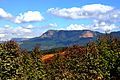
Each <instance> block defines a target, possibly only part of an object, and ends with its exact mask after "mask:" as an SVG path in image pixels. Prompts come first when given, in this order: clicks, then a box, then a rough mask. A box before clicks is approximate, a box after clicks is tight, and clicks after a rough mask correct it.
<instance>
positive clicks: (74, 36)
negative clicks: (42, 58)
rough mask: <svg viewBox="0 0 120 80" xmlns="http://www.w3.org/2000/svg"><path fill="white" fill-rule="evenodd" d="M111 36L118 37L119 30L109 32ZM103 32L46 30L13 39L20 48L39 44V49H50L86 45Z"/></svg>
mask: <svg viewBox="0 0 120 80" xmlns="http://www.w3.org/2000/svg"><path fill="white" fill-rule="evenodd" d="M110 34H112V35H113V36H116V37H120V31H118V32H111V33H110ZM101 35H104V34H103V33H100V32H97V31H90V30H48V31H47V32H45V33H43V34H42V35H41V36H39V37H35V38H31V39H24V38H19V39H13V40H15V41H17V42H19V43H20V46H21V47H22V48H25V49H28V50H31V49H33V48H34V46H35V45H36V44H37V45H40V46H41V49H51V48H58V47H66V46H70V45H81V46H83V45H86V44H87V43H88V42H90V41H95V40H96V39H97V38H98V37H99V36H101Z"/></svg>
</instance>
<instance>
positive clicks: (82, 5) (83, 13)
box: [0, 0, 120, 40]
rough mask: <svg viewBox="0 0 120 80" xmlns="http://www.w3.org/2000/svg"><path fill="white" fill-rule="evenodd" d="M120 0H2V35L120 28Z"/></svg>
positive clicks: (0, 32) (0, 15) (12, 35)
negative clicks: (51, 30) (53, 30)
mask: <svg viewBox="0 0 120 80" xmlns="http://www.w3.org/2000/svg"><path fill="white" fill-rule="evenodd" d="M119 3H120V0H0V39H1V40H7V39H11V38H15V37H19V38H20V37H23V38H31V37H36V36H40V35H41V34H42V33H43V32H45V31H47V30H49V29H55V30H84V29H90V30H94V31H99V32H105V31H106V30H108V31H110V32H111V31H120V27H119V26H120V24H119V22H120V5H119Z"/></svg>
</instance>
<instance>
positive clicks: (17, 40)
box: [11, 38, 29, 42]
mask: <svg viewBox="0 0 120 80" xmlns="http://www.w3.org/2000/svg"><path fill="white" fill-rule="evenodd" d="M11 40H12V41H16V42H22V41H25V40H29V38H12V39H11Z"/></svg>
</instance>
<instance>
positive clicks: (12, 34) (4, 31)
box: [0, 25, 34, 41]
mask: <svg viewBox="0 0 120 80" xmlns="http://www.w3.org/2000/svg"><path fill="white" fill-rule="evenodd" d="M33 27H34V26H32V25H27V26H25V27H24V26H23V27H22V26H18V27H12V26H10V25H5V26H4V27H1V28H0V41H6V40H10V39H11V38H16V37H17V38H32V37H34V33H33V29H32V28H33Z"/></svg>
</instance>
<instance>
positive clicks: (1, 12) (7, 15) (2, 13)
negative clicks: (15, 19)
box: [0, 8, 12, 19]
mask: <svg viewBox="0 0 120 80" xmlns="http://www.w3.org/2000/svg"><path fill="white" fill-rule="evenodd" d="M0 18H5V19H9V18H12V15H11V14H10V13H8V12H6V11H5V10H4V9H2V8H0Z"/></svg>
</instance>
